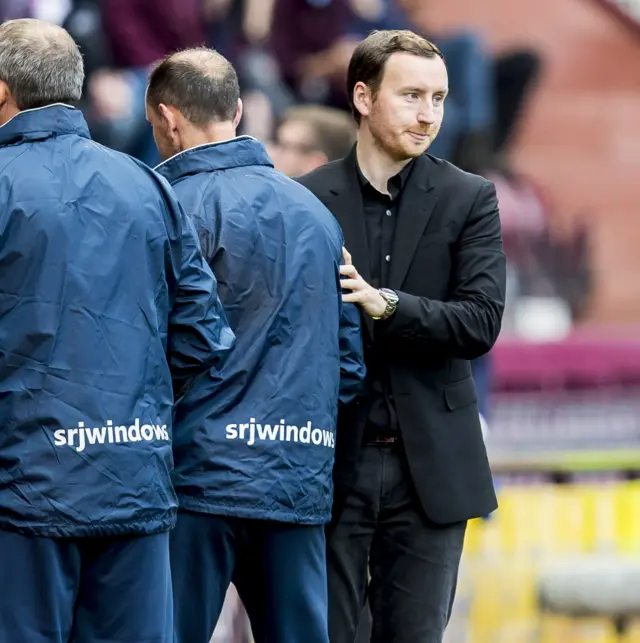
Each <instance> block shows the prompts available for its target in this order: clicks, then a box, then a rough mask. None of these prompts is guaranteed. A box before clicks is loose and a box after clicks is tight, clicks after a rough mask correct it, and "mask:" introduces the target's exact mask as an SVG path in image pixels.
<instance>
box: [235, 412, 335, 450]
mask: <svg viewBox="0 0 640 643" xmlns="http://www.w3.org/2000/svg"><path fill="white" fill-rule="evenodd" d="M245 432H248V433H249V435H248V437H245ZM256 439H257V440H259V441H261V442H276V441H278V442H299V443H301V444H310V445H314V446H318V447H319V446H325V447H328V448H330V449H335V447H336V439H335V435H334V433H333V432H332V431H327V430H326V429H314V428H312V425H311V422H307V423H306V425H304V426H300V427H298V426H297V425H295V424H286V425H285V421H284V420H280V422H279V423H277V424H256V419H255V418H251V420H250V421H249V422H248V423H245V424H227V440H246V441H247V445H248V446H251V445H253V444H255V443H256Z"/></svg>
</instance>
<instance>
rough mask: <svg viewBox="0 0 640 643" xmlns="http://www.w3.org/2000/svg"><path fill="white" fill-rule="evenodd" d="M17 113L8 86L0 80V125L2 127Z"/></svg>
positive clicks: (16, 107)
mask: <svg viewBox="0 0 640 643" xmlns="http://www.w3.org/2000/svg"><path fill="white" fill-rule="evenodd" d="M19 112H20V110H19V109H18V106H17V105H16V103H15V101H14V100H13V96H12V95H11V92H10V91H9V87H8V85H7V84H6V83H5V82H4V81H2V80H0V125H4V124H5V123H6V122H7V121H9V120H11V119H12V118H13V117H14V116H15V115H16V114H18V113H19Z"/></svg>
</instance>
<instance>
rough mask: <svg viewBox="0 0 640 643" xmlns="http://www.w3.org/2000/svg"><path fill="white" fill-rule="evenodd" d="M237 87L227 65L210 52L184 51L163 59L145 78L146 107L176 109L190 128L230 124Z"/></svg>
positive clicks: (201, 50)
mask: <svg viewBox="0 0 640 643" xmlns="http://www.w3.org/2000/svg"><path fill="white" fill-rule="evenodd" d="M239 97H240V87H239V84H238V76H237V74H236V71H235V69H234V68H233V66H232V65H231V63H230V62H229V61H228V60H227V59H226V58H225V57H224V56H221V55H220V54H219V53H218V52H217V51H214V50H213V49H205V48H197V49H187V50H184V51H180V52H178V53H175V54H171V55H169V56H167V57H166V58H164V60H162V61H161V62H160V63H159V64H158V65H157V66H156V67H155V69H154V70H153V72H152V73H151V76H150V78H149V88H148V90H147V104H148V105H149V106H150V107H152V108H154V109H155V110H157V109H158V107H159V106H160V105H166V106H167V107H173V108H175V109H177V110H178V111H179V112H180V113H181V114H182V115H183V116H184V118H186V119H187V120H188V121H189V122H190V123H191V124H192V125H194V126H196V127H206V126H208V125H210V124H212V123H220V122H229V121H233V120H234V119H235V117H236V114H237V111H238V99H239Z"/></svg>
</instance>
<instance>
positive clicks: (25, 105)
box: [0, 20, 234, 643]
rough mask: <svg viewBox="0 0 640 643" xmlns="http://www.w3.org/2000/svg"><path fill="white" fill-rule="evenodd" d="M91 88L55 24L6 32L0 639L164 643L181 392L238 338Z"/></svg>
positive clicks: (168, 633)
mask: <svg viewBox="0 0 640 643" xmlns="http://www.w3.org/2000/svg"><path fill="white" fill-rule="evenodd" d="M83 76H84V71H83V62H82V56H81V54H80V52H79V50H78V48H77V46H76V44H75V43H74V42H73V40H72V39H71V37H70V36H69V34H68V33H67V32H65V31H64V30H63V29H61V28H60V27H57V26H54V25H52V24H50V23H44V22H41V21H37V20H15V21H9V22H5V23H4V24H3V25H2V26H1V27H0V126H1V127H0V167H1V168H2V174H1V176H0V231H1V232H0V478H1V479H2V483H1V484H0V578H1V579H3V580H2V582H3V589H2V590H1V591H0V641H3V642H5V641H6V642H9V641H11V643H58V642H59V643H67V642H73V643H85V642H88V641H118V642H119V643H140V642H141V641H149V642H151V641H153V642H154V643H171V641H172V639H173V628H172V623H171V613H172V597H171V574H170V567H169V533H168V532H169V530H170V529H171V528H172V527H173V526H174V524H175V517H176V510H177V502H176V496H175V493H174V490H173V487H172V485H171V479H170V474H171V463H172V453H171V451H172V449H171V431H172V429H171V425H172V408H173V388H172V384H177V388H179V387H180V386H181V385H182V384H183V383H184V381H185V380H186V379H188V378H189V377H192V376H194V375H196V374H198V373H200V372H208V371H209V369H211V368H214V367H216V366H218V365H219V364H220V362H221V359H222V358H223V357H224V356H226V354H227V353H228V351H229V350H230V348H231V347H232V345H233V341H234V336H233V333H231V331H230V330H229V327H228V326H227V325H226V320H225V317H224V314H223V312H222V310H221V308H220V302H219V301H218V298H217V296H216V282H215V279H214V277H213V275H212V273H211V270H210V269H209V267H208V266H207V264H206V263H205V262H204V260H203V258H202V255H201V252H200V246H199V244H198V239H197V236H196V233H195V230H194V229H193V226H192V224H191V223H190V221H189V220H188V219H187V218H186V217H185V215H184V213H183V212H182V210H181V209H180V206H179V205H178V203H177V201H176V200H175V197H174V195H173V193H172V192H171V190H169V189H168V187H167V185H166V183H165V182H162V181H160V180H159V179H158V176H157V175H156V174H155V173H154V172H152V171H151V170H149V168H147V167H145V166H144V165H142V164H141V163H139V162H137V161H135V160H133V159H132V158H130V157H128V156H125V155H123V154H119V153H118V152H114V151H113V150H107V149H105V148H103V147H102V146H100V145H97V144H96V143H93V142H92V141H91V140H90V138H89V132H88V129H87V126H86V123H85V120H84V118H83V115H82V113H81V112H80V111H79V110H77V109H75V108H74V107H72V106H70V105H69V103H75V102H77V101H78V100H79V98H80V95H81V91H82V86H83V80H84V78H83ZM172 375H173V377H174V381H173V382H172ZM9 584H10V587H9Z"/></svg>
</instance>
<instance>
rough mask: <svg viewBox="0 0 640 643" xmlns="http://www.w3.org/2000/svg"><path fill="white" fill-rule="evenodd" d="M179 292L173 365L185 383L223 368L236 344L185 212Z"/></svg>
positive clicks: (171, 346) (173, 329) (172, 340)
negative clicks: (217, 367) (190, 378)
mask: <svg viewBox="0 0 640 643" xmlns="http://www.w3.org/2000/svg"><path fill="white" fill-rule="evenodd" d="M180 213H181V216H182V254H181V267H180V278H179V284H178V292H177V296H176V299H175V302H174V306H173V310H172V312H171V318H170V321H169V365H170V368H171V372H172V374H173V376H174V379H177V380H184V379H186V378H189V377H192V376H194V375H197V374H199V373H200V372H204V371H206V370H208V369H209V368H211V367H212V366H221V365H222V363H223V361H224V360H225V359H226V357H227V355H228V353H229V351H230V350H231V349H232V348H233V346H234V344H235V336H234V334H233V332H232V330H231V328H229V324H228V323H227V318H226V316H225V313H224V310H223V308H222V304H221V303H220V300H219V298H218V294H217V284H216V280H215V277H214V276H213V273H212V272H211V268H209V266H208V264H207V263H206V261H205V260H204V258H203V256H202V253H201V251H200V244H199V242H198V236H197V233H196V230H195V227H194V225H193V223H192V221H191V220H190V219H189V218H188V217H187V216H186V215H185V214H184V213H183V212H182V208H180Z"/></svg>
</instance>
